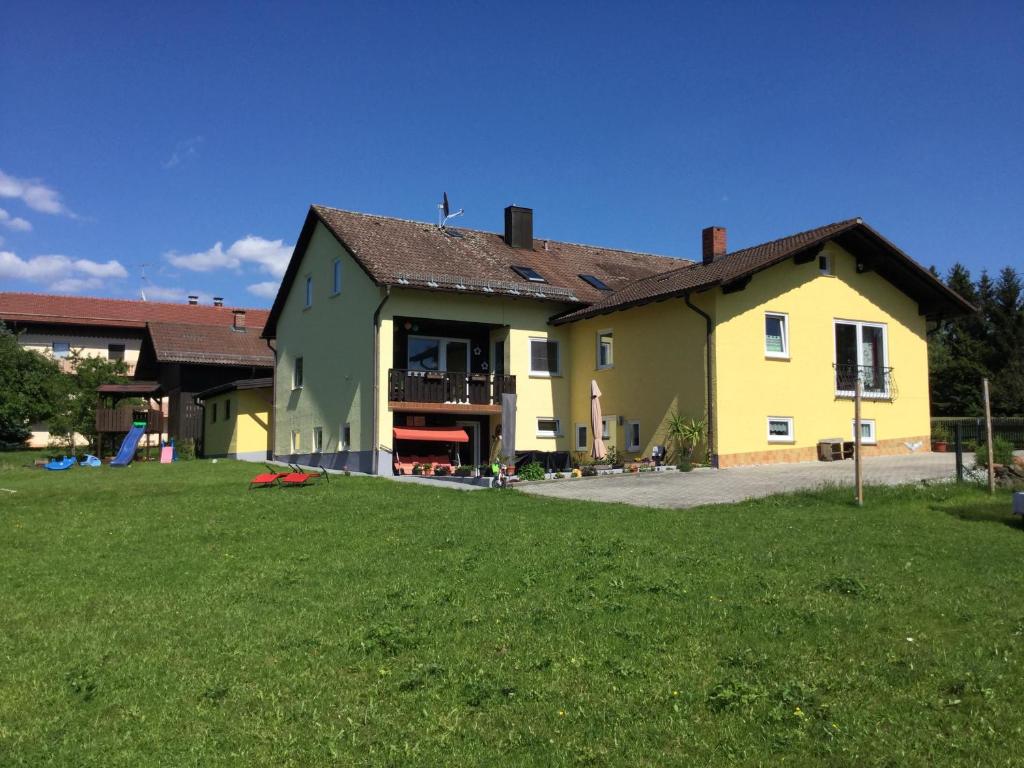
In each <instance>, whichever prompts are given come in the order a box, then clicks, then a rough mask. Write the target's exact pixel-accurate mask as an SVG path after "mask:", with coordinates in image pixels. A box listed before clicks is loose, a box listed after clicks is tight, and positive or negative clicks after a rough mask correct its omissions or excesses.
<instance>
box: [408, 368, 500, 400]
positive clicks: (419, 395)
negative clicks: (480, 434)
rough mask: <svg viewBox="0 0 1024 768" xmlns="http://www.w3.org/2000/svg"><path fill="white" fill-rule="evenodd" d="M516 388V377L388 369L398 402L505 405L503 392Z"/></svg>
mask: <svg viewBox="0 0 1024 768" xmlns="http://www.w3.org/2000/svg"><path fill="white" fill-rule="evenodd" d="M515 391H516V377H515V376H510V375H507V374H494V373H458V372H455V371H448V372H445V371H410V370H405V369H402V368H392V369H391V370H389V371H388V400H390V401H391V402H398V403H450V404H468V405H498V406H500V405H501V396H502V395H503V394H505V393H509V394H512V393H514V392H515Z"/></svg>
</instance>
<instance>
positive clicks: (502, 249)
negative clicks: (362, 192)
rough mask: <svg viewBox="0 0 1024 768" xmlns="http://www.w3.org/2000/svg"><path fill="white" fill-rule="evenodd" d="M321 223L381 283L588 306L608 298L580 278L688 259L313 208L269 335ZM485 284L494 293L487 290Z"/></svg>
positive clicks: (640, 272) (623, 281) (642, 272)
mask: <svg viewBox="0 0 1024 768" xmlns="http://www.w3.org/2000/svg"><path fill="white" fill-rule="evenodd" d="M318 222H322V223H323V224H324V226H326V227H327V229H328V230H329V231H330V232H331V233H332V234H333V235H334V236H335V237H336V238H337V239H338V240H339V241H340V242H341V243H342V244H343V245H344V246H345V248H347V249H348V251H349V252H350V253H351V254H352V255H353V257H354V258H355V259H356V261H357V262H358V263H359V265H360V266H361V267H362V268H363V269H364V270H365V271H366V273H367V274H368V275H369V276H370V278H371V279H372V280H373V281H374V282H375V283H377V284H378V285H408V286H409V287H414V288H421V289H427V290H448V291H454V292H461V293H484V294H489V293H501V294H505V295H508V293H510V292H511V291H516V290H518V291H520V292H521V295H523V296H528V297H536V298H540V299H546V300H550V301H558V302H562V303H566V304H577V303H584V304H589V303H591V302H594V301H598V300H599V299H601V298H602V297H603V296H605V295H607V292H606V291H600V290H598V289H597V288H594V287H593V286H592V285H590V284H589V283H587V282H585V281H584V280H582V279H581V278H580V277H579V276H580V275H581V274H589V275H594V276H596V277H598V278H600V279H601V280H602V281H604V282H605V283H606V284H607V285H608V286H609V287H610V288H612V289H615V288H619V287H622V286H625V285H627V284H629V283H631V282H632V281H634V280H637V279H639V278H642V277H646V276H648V275H653V274H657V273H659V272H664V271H666V270H670V269H674V268H676V267H678V266H679V265H680V264H684V263H689V262H686V261H685V260H682V259H675V258H671V257H668V256H656V255H653V254H649V253H637V252H634V251H624V250H621V249H615V248H600V247H597V246H593V245H579V244H577V243H564V242H559V241H555V240H542V239H538V238H535V239H534V241H533V249H532V250H528V249H525V248H512V247H510V246H509V245H507V244H506V243H505V240H504V238H503V237H502V236H501V235H498V234H495V233H493V232H480V231H477V230H472V229H456V228H452V227H449V228H448V229H447V230H446V231H442V230H440V229H438V227H437V226H435V225H433V224H427V223H424V222H418V221H407V220H405V219H395V218H390V217H387V216H373V215H370V214H365V213H354V212H352V211H342V210H339V209H337V208H328V207H326V206H322V205H314V206H312V207H311V208H310V210H309V214H308V215H307V217H306V223H305V224H304V226H303V230H302V235H300V237H299V240H298V243H297V244H296V246H295V252H294V254H293V255H292V260H291V263H290V264H289V265H288V271H287V272H286V273H285V276H284V280H282V283H281V289H280V290H279V291H278V295H277V299H276V300H275V301H274V306H273V308H272V309H271V311H270V317H269V319H268V321H267V327H266V335H268V336H271V337H272V336H273V335H274V334H275V333H276V320H277V317H278V316H279V315H280V312H281V310H282V309H283V305H284V297H285V296H287V294H288V289H289V287H290V286H291V283H292V282H293V281H294V279H295V275H296V272H297V270H298V265H299V262H300V261H301V259H302V255H303V252H304V250H305V246H306V245H307V244H308V242H309V238H310V237H311V236H312V230H313V228H314V227H315V225H316V224H317V223H318ZM513 266H522V267H529V268H531V269H534V270H536V271H537V272H538V273H539V274H540V275H541V276H542V277H544V278H545V280H546V283H530V282H528V281H527V280H525V279H524V278H523V277H521V276H519V275H518V274H516V272H514V271H513V270H512V267H513ZM488 287H490V288H491V290H488Z"/></svg>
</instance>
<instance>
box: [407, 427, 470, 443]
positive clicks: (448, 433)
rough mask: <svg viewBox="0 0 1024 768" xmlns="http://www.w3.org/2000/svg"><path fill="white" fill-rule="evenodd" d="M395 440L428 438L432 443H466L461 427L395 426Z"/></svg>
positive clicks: (464, 431) (465, 436) (466, 438)
mask: <svg viewBox="0 0 1024 768" xmlns="http://www.w3.org/2000/svg"><path fill="white" fill-rule="evenodd" d="M395 439H396V440H429V441H431V442H434V443H468V442H469V435H467V434H466V430H464V429H463V428H462V427H395Z"/></svg>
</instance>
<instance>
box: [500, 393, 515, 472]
mask: <svg viewBox="0 0 1024 768" xmlns="http://www.w3.org/2000/svg"><path fill="white" fill-rule="evenodd" d="M501 453H502V455H503V456H507V457H508V459H509V461H510V462H512V463H515V460H516V396H515V395H514V394H510V393H507V392H506V393H505V394H503V395H502V396H501Z"/></svg>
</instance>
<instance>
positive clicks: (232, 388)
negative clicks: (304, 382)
mask: <svg viewBox="0 0 1024 768" xmlns="http://www.w3.org/2000/svg"><path fill="white" fill-rule="evenodd" d="M195 397H196V401H197V402H198V403H200V404H201V405H202V407H203V440H202V445H203V456H204V458H208V459H213V458H228V459H239V460H241V461H264V460H266V459H268V458H270V409H271V404H272V402H273V380H272V379H269V378H267V379H242V380H240V381H233V382H230V383H228V384H221V385H220V386H216V387H211V388H210V389H207V390H206V391H204V392H200V393H199V394H198V395H196V396H195Z"/></svg>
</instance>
